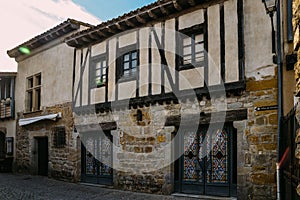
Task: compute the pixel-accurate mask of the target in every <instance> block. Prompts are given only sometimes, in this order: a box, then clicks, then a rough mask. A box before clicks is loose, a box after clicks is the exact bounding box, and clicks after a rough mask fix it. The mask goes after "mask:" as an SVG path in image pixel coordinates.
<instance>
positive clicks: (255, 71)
mask: <svg viewBox="0 0 300 200" xmlns="http://www.w3.org/2000/svg"><path fill="white" fill-rule="evenodd" d="M274 21H276V20H275V18H274ZM271 30H272V29H271V20H270V17H269V15H267V14H266V11H265V8H264V6H263V5H262V2H261V0H252V1H244V37H245V71H246V77H248V78H250V77H255V78H256V80H260V79H262V78H263V77H264V76H269V75H275V74H274V66H273V63H272V37H271Z"/></svg>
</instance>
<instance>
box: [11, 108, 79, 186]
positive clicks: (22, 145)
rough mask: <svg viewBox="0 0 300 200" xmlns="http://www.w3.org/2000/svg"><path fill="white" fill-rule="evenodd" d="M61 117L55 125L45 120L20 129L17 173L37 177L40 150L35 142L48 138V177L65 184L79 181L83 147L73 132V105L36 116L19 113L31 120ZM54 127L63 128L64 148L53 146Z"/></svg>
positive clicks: (41, 112) (17, 148)
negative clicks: (59, 114) (52, 115)
mask: <svg viewBox="0 0 300 200" xmlns="http://www.w3.org/2000/svg"><path fill="white" fill-rule="evenodd" d="M59 112H61V113H62V118H60V119H57V120H56V121H51V120H45V121H40V122H36V123H33V124H30V125H26V126H22V127H20V126H18V125H17V133H16V162H15V167H14V170H15V171H16V172H21V173H30V174H37V173H38V155H37V154H38V147H37V144H36V139H37V138H41V137H47V138H48V176H50V177H53V178H56V179H59V180H65V181H72V182H78V181H79V180H80V170H81V168H80V145H78V144H80V143H79V142H78V141H77V140H79V139H77V135H76V134H75V133H74V132H73V127H74V126H73V124H74V120H73V113H72V104H71V103H65V104H59V105H55V106H52V107H46V108H43V110H42V111H39V112H34V113H18V118H17V120H19V119H22V118H28V117H35V116H41V115H47V114H54V113H59ZM54 127H64V129H65V145H63V146H62V147H56V146H55V144H54V132H53V130H54Z"/></svg>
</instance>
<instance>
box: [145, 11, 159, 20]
mask: <svg viewBox="0 0 300 200" xmlns="http://www.w3.org/2000/svg"><path fill="white" fill-rule="evenodd" d="M147 14H148V15H149V17H151V18H152V19H157V16H156V14H154V13H153V12H152V11H151V10H149V11H148V12H147Z"/></svg>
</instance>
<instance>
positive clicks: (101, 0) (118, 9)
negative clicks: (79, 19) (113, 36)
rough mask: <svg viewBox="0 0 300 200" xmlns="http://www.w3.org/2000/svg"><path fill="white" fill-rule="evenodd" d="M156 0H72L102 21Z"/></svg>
mask: <svg viewBox="0 0 300 200" xmlns="http://www.w3.org/2000/svg"><path fill="white" fill-rule="evenodd" d="M155 1H156V0H73V2H75V3H77V4H79V5H81V6H82V7H84V8H85V9H86V10H87V11H88V12H90V13H91V14H93V15H95V16H96V17H98V18H99V19H101V20H103V21H107V20H109V19H112V18H115V17H118V16H120V15H122V14H124V13H127V12H130V11H132V10H135V9H136V8H139V7H142V6H145V5H148V4H150V3H153V2H155Z"/></svg>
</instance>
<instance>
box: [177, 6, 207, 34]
mask: <svg viewBox="0 0 300 200" xmlns="http://www.w3.org/2000/svg"><path fill="white" fill-rule="evenodd" d="M202 23H204V13H203V10H202V9H200V10H196V11H194V12H191V13H188V14H185V15H182V16H180V17H179V24H178V25H179V30H180V29H185V28H188V27H191V26H194V25H197V24H202Z"/></svg>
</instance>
